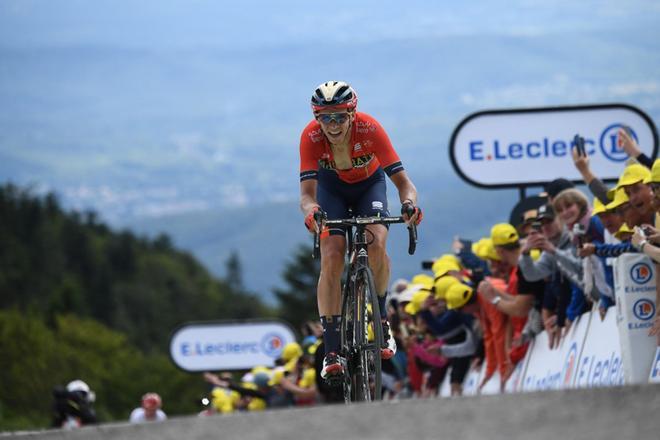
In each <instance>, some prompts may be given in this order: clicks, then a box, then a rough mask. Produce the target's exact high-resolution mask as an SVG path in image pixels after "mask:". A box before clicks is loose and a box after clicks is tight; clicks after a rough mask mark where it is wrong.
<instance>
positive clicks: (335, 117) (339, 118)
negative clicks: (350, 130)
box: [316, 113, 348, 124]
mask: <svg viewBox="0 0 660 440" xmlns="http://www.w3.org/2000/svg"><path fill="white" fill-rule="evenodd" d="M316 119H318V120H319V121H320V122H322V123H323V124H329V123H330V122H332V121H335V122H336V123H337V124H343V123H344V122H346V121H347V120H348V113H321V114H320V115H318V116H317V117H316Z"/></svg>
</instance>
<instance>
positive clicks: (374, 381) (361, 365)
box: [353, 267, 383, 402]
mask: <svg viewBox="0 0 660 440" xmlns="http://www.w3.org/2000/svg"><path fill="white" fill-rule="evenodd" d="M353 287H354V289H355V297H354V298H355V302H354V305H355V309H354V310H355V312H354V314H355V317H356V320H355V323H354V326H353V328H354V333H355V340H356V347H355V348H356V362H357V365H356V366H355V367H356V368H355V381H354V382H355V393H354V394H355V400H356V401H359V402H369V401H375V400H381V397H382V396H381V393H382V384H381V369H382V365H381V357H380V356H381V354H380V352H381V346H382V344H383V328H382V325H381V323H380V322H381V318H380V309H379V307H378V297H377V295H376V287H375V283H374V278H373V274H372V272H371V269H369V267H360V268H358V270H357V272H356V274H355V281H354V283H353ZM369 306H371V307H370V308H371V317H369V310H368V309H369ZM370 327H371V329H372V330H373V340H371V341H370V340H369V328H370Z"/></svg>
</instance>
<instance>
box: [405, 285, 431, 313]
mask: <svg viewBox="0 0 660 440" xmlns="http://www.w3.org/2000/svg"><path fill="white" fill-rule="evenodd" d="M430 294H431V292H430V291H428V290H426V289H422V290H418V291H417V292H415V293H414V294H413V297H412V299H411V300H410V302H409V303H408V304H406V307H404V310H405V312H406V313H407V314H409V315H416V314H417V312H419V310H420V309H421V308H422V304H424V301H426V298H428V297H429V295H430Z"/></svg>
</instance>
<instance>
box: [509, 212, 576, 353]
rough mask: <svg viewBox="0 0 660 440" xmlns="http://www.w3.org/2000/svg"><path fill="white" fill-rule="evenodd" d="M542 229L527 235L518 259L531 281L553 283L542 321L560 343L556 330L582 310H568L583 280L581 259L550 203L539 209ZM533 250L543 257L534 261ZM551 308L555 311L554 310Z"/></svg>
mask: <svg viewBox="0 0 660 440" xmlns="http://www.w3.org/2000/svg"><path fill="white" fill-rule="evenodd" d="M538 221H539V223H540V229H539V230H535V231H534V232H533V233H532V234H530V235H529V236H528V237H527V240H526V241H525V243H524V244H523V247H522V255H521V256H520V259H519V265H520V269H521V271H522V274H523V275H524V277H525V279H527V280H528V281H530V282H534V281H541V280H544V279H546V282H547V283H550V285H549V286H547V287H549V288H546V291H545V293H544V296H543V298H544V299H543V302H544V306H543V309H544V312H543V313H542V314H543V315H544V317H543V322H544V324H545V327H546V330H548V336H549V339H550V343H551V345H554V344H555V343H558V342H559V339H558V337H557V336H559V335H558V333H557V331H558V330H559V329H560V328H564V332H566V331H567V330H568V328H569V327H570V323H571V322H572V321H573V320H574V319H575V318H577V316H579V314H580V313H582V310H581V309H569V308H568V305H569V303H570V300H571V298H572V297H573V296H574V295H575V294H574V292H575V289H579V286H580V284H581V283H582V262H581V261H580V259H579V258H578V257H577V254H576V248H575V246H574V245H573V243H572V237H571V235H570V234H569V232H568V231H567V230H566V227H565V226H563V225H561V224H560V223H559V222H558V219H557V218H556V217H555V214H554V210H553V209H552V206H551V205H544V206H542V207H541V208H539V216H538ZM532 249H540V250H541V251H542V252H541V256H540V257H539V259H538V260H537V261H534V260H533V259H532V256H531V250H532ZM551 311H552V312H551Z"/></svg>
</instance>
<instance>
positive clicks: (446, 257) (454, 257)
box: [438, 254, 461, 266]
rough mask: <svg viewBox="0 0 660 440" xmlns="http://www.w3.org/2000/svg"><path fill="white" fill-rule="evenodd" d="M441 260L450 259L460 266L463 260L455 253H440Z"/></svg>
mask: <svg viewBox="0 0 660 440" xmlns="http://www.w3.org/2000/svg"><path fill="white" fill-rule="evenodd" d="M438 260H440V261H449V262H451V263H454V264H456V265H458V266H460V265H461V260H460V259H459V258H458V257H457V256H456V255H454V254H442V255H440V258H438Z"/></svg>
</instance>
